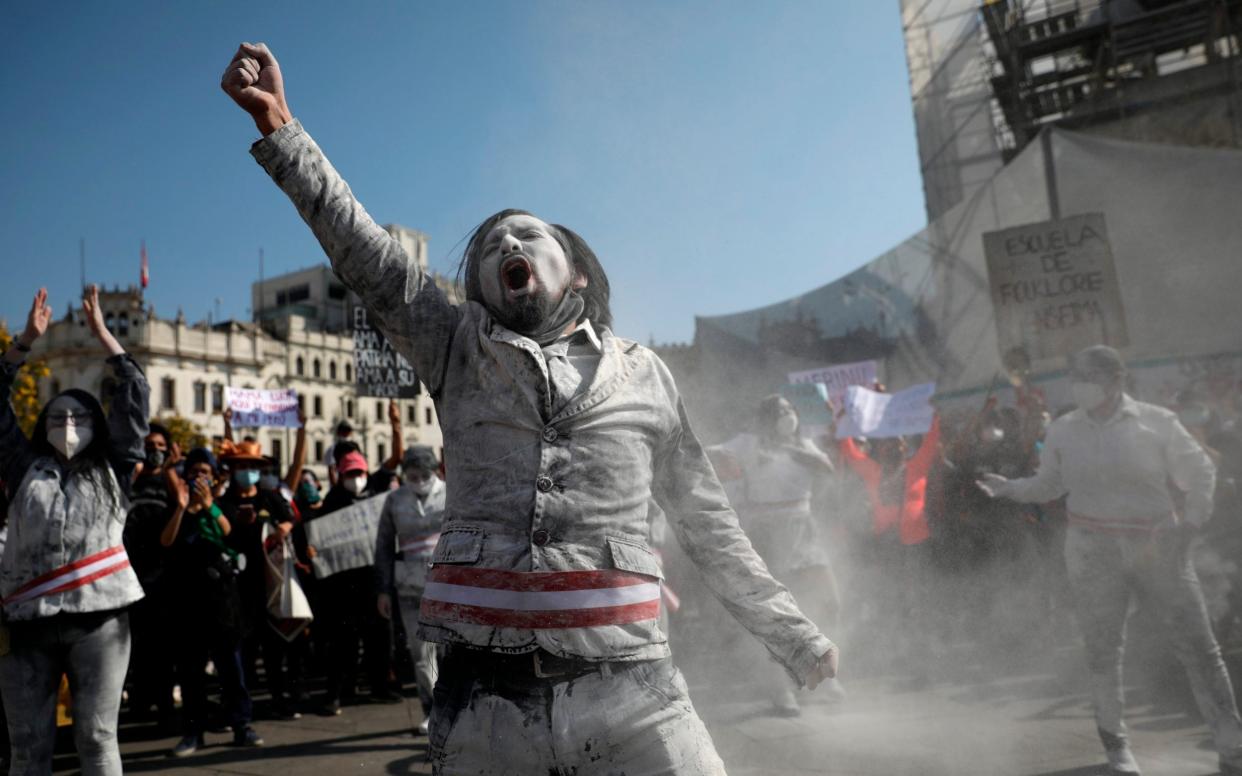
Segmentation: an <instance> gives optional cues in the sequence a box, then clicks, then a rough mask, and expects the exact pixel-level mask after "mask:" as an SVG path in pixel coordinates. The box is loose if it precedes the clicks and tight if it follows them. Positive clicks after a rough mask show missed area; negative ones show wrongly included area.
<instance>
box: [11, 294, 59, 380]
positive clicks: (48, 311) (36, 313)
mask: <svg viewBox="0 0 1242 776" xmlns="http://www.w3.org/2000/svg"><path fill="white" fill-rule="evenodd" d="M51 322H52V306H51V305H49V304H48V303H47V289H46V288H40V289H39V290H38V291H36V292H35V295H34V301H33V302H31V304H30V312H29V313H28V314H27V315H26V328H25V329H23V330H22V333H21V334H19V335H18V337H17V339H16V340H15V341H14V342H13V346H12V347H10V348H9V349H8V351H7V352H5V354H4V357H5V359H6V360H8V361H9V363H12V364H18V363H21V362H22V361H24V360H25V358H26V354H27V353H29V352H30V346H31V345H33V344H34V343H35V340H37V339H39V337H42V336H43V335H44V334H45V333H47V327H48V326H49V325H50V324H51Z"/></svg>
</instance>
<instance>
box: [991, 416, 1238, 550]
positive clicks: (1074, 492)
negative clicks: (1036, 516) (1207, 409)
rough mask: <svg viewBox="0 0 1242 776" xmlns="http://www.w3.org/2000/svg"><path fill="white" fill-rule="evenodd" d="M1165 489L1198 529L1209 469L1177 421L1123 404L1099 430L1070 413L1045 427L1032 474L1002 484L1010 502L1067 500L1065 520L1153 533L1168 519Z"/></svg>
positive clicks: (1206, 509) (1208, 492) (1205, 513)
mask: <svg viewBox="0 0 1242 776" xmlns="http://www.w3.org/2000/svg"><path fill="white" fill-rule="evenodd" d="M1170 482H1172V483H1173V484H1174V485H1175V486H1176V487H1177V488H1178V489H1179V490H1181V491H1183V492H1185V494H1186V505H1185V512H1186V514H1185V518H1186V520H1187V522H1189V523H1191V524H1192V525H1202V524H1203V523H1204V522H1205V521H1206V520H1207V519H1208V518H1209V517H1211V513H1212V494H1213V491H1214V489H1215V485H1216V467H1215V466H1214V465H1213V464H1212V460H1211V459H1210V458H1209V457H1208V455H1207V453H1206V452H1204V450H1203V448H1202V447H1200V446H1199V443H1198V442H1196V441H1195V439H1194V437H1192V436H1191V435H1190V432H1188V431H1187V430H1186V429H1185V427H1183V426H1182V424H1181V422H1180V421H1178V419H1177V414H1176V413H1174V412H1170V411H1169V410H1166V409H1164V408H1162V407H1157V406H1156V405H1154V404H1146V403H1144V402H1140V401H1135V400H1134V399H1132V398H1130V397H1129V396H1123V397H1122V401H1121V406H1120V407H1118V409H1117V412H1115V413H1114V414H1113V416H1112V417H1111V418H1109V419H1107V420H1105V421H1103V422H1101V421H1097V420H1094V419H1093V418H1092V417H1091V416H1090V415H1088V414H1087V413H1086V412H1084V411H1083V410H1074V411H1073V412H1071V413H1069V414H1067V415H1065V416H1064V417H1062V418H1059V419H1058V420H1056V421H1055V422H1054V423H1053V424H1052V425H1051V426H1049V427H1048V437H1047V440H1046V442H1045V444H1044V449H1043V451H1042V452H1041V454H1040V462H1039V471H1037V472H1036V473H1035V475H1034V476H1032V477H1028V478H1026V479H1021V480H1014V481H1012V482H1011V483H1010V485H1011V488H1012V490H1011V491H1010V495H1011V497H1012V498H1014V499H1015V500H1017V501H1025V502H1028V503H1029V502H1044V501H1052V500H1053V499H1056V498H1059V497H1061V496H1063V495H1066V494H1068V496H1069V498H1068V502H1067V507H1068V508H1069V511H1070V512H1071V513H1074V514H1076V515H1080V516H1082V517H1085V518H1088V519H1089V520H1092V521H1097V522H1098V523H1100V524H1101V525H1106V524H1108V523H1116V524H1121V525H1124V524H1126V523H1131V524H1133V523H1146V524H1148V525H1152V526H1154V525H1157V524H1160V523H1161V522H1163V521H1166V520H1168V519H1169V518H1171V517H1172V515H1173V513H1174V501H1173V494H1172V493H1171V492H1170V489H1169V483H1170Z"/></svg>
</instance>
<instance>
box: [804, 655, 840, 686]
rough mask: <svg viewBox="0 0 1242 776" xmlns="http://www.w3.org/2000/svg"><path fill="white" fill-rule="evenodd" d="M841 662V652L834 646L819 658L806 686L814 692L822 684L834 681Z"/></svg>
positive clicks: (807, 679)
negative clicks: (830, 680)
mask: <svg viewBox="0 0 1242 776" xmlns="http://www.w3.org/2000/svg"><path fill="white" fill-rule="evenodd" d="M840 660H841V653H840V651H839V650H838V649H837V648H836V647H835V646H834V647H832V648H830V649H829V650H828V651H827V652H825V653H824V654H823V655H821V656H820V658H819V663H817V664H816V665H815V668H814V670H812V671H811V674H810V676H808V677H807V678H806V686H807V687H809V688H811V689H812V690H814V689H815V688H816V687H818V686H819V685H820V684H821V683H823V682H824V681H826V680H828V679H833V678H835V677H836V675H837V665H838V663H839V662H840Z"/></svg>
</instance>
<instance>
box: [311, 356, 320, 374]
mask: <svg viewBox="0 0 1242 776" xmlns="http://www.w3.org/2000/svg"><path fill="white" fill-rule="evenodd" d="M311 376H312V377H320V374H319V359H315V360H314V361H311Z"/></svg>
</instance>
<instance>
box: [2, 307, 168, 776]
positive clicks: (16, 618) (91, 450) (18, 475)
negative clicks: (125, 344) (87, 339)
mask: <svg viewBox="0 0 1242 776" xmlns="http://www.w3.org/2000/svg"><path fill="white" fill-rule="evenodd" d="M82 306H83V314H84V316H85V318H86V324H87V326H88V327H89V328H90V331H91V333H92V334H94V335H95V338H96V339H97V340H98V341H99V344H100V345H101V346H102V347H103V349H104V351H105V352H106V353H107V354H108V364H109V366H111V367H112V370H113V374H114V376H115V380H116V389H115V392H114V393H113V394H112V396H111V412H110V413H109V414H108V415H107V416H105V415H104V411H103V408H102V407H101V406H100V404H99V401H98V400H97V399H96V398H95V397H94V396H92V395H91V394H89V393H87V392H86V391H83V390H80V389H76V388H72V389H70V390H67V391H64V392H62V393H60V394H59V395H57V396H56V397H55V398H53V399H52V400H51V401H50V402H48V403H47V405H46V406H44V408H43V411H42V412H41V413H40V414H39V418H38V420H37V421H36V422H35V427H34V431H33V433H32V434H31V436H30V438H29V439H27V437H26V435H25V434H23V433H22V431H21V429H20V428H19V427H18V424H17V416H16V415H15V414H14V412H13V408H12V406H11V405H10V403H9V394H10V392H11V390H12V387H13V380H14V379H15V377H16V376H17V370H18V368H19V367H20V366H21V364H22V362H23V361H24V360H25V358H26V355H27V354H28V353H29V352H30V349H31V346H32V345H33V344H34V343H35V341H36V340H38V338H39V337H40V336H42V335H43V333H44V332H46V331H47V327H48V324H49V323H50V322H51V320H52V308H51V307H50V306H49V305H48V302H47V291H46V290H45V289H39V292H38V293H37V294H35V297H34V303H33V305H32V306H31V308H30V314H29V316H28V317H27V319H26V328H25V330H24V331H23V332H22V334H21V336H19V337H18V338H17V339H16V340H15V342H14V344H13V346H12V347H10V348H9V349H8V351H7V352H5V354H4V357H3V359H0V479H3V480H4V482H6V483H8V484H9V486H10V488H11V489H12V490H11V492H12V502H11V504H10V507H9V519H8V542H7V543H6V545H5V547H4V556H3V560H0V597H2V606H3V611H4V626H3V629H4V632H3V633H0V695H3V698H4V704H5V711H6V713H7V716H8V724H9V734H10V737H11V739H12V753H13V757H12V764H11V766H10V770H9V773H10V774H13V776H25V775H26V774H45V773H51V770H52V754H53V749H54V746H55V741H56V695H57V690H58V689H59V687H60V677H61V676H62V675H68V677H69V690H70V694H71V696H72V698H73V707H72V715H73V720H74V738H75V740H76V742H77V749H78V758H79V761H80V763H81V767H82V772H83V773H84V774H87V775H88V776H96V775H105V776H113V775H116V776H119V774H120V773H121V753H120V750H119V749H118V748H117V738H116V734H117V715H118V714H119V712H120V709H121V691H122V687H123V684H124V681H125V672H126V669H127V667H128V664H129V651H130V630H129V618H128V614H127V611H126V610H127V607H129V606H130V605H131V604H133V603H135V602H136V601H138V600H140V599H141V598H142V595H143V592H142V586H141V585H140V584H139V582H138V576H137V575H136V574H135V573H134V570H133V569H132V568H131V567H130V562H129V557H128V556H127V555H126V552H125V546H124V544H123V540H122V534H123V533H124V530H125V518H126V512H127V506H128V505H127V499H128V489H129V483H130V482H131V479H132V474H133V471H134V467H135V465H136V464H137V463H139V462H140V461H142V460H143V459H144V458H145V456H146V452H145V450H144V448H143V442H144V439H145V437H146V436H147V431H148V428H147V412H148V409H147V402H148V398H149V396H150V387H149V386H148V385H147V380H146V378H145V377H144V376H143V374H142V370H141V369H140V368H139V366H138V364H137V362H135V361H134V360H133V359H132V358H130V356H129V355H127V354H126V353H125V350H124V349H123V348H122V347H121V345H120V343H119V342H117V341H116V338H115V337H113V336H112V334H111V332H109V331H108V329H107V327H106V326H105V325H104V321H103V314H102V313H101V311H100V308H99V289H98V288H96V287H94V286H92V287H91V288H90V289H89V290H88V291H87V294H86V296H85V298H84V299H83V305H82ZM180 508H181V509H184V504H182V505H181V506H180Z"/></svg>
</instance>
